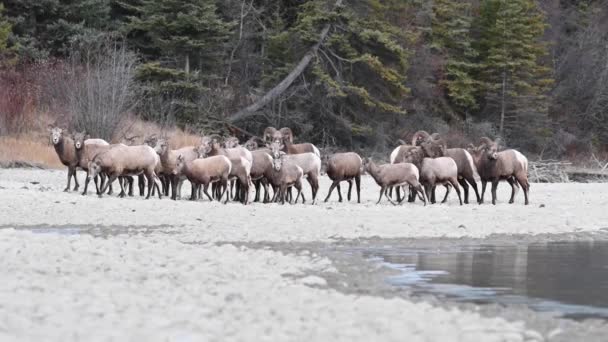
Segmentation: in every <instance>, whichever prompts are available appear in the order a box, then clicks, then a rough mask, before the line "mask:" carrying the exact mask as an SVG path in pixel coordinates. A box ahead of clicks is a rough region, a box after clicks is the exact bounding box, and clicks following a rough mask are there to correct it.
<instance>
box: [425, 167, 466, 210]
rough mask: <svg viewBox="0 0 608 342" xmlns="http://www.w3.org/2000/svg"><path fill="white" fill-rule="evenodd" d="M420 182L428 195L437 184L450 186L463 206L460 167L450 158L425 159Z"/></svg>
mask: <svg viewBox="0 0 608 342" xmlns="http://www.w3.org/2000/svg"><path fill="white" fill-rule="evenodd" d="M420 182H421V183H422V184H423V185H424V188H425V192H426V193H427V194H428V193H429V192H431V191H433V189H434V188H435V185H437V184H444V185H445V184H450V185H451V186H453V187H454V189H455V190H456V194H458V201H459V202H460V205H462V197H461V196H460V187H459V186H458V167H457V166H456V162H455V161H454V159H452V158H450V157H439V158H424V159H423V160H422V166H421V167H420Z"/></svg>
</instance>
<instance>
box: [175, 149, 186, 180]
mask: <svg viewBox="0 0 608 342" xmlns="http://www.w3.org/2000/svg"><path fill="white" fill-rule="evenodd" d="M185 165H186V160H185V159H184V156H183V155H181V154H180V155H179V156H177V160H176V162H175V168H174V169H173V174H174V175H179V174H181V172H182V170H183V169H184V166H185Z"/></svg>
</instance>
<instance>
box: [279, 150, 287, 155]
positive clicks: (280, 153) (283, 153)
mask: <svg viewBox="0 0 608 342" xmlns="http://www.w3.org/2000/svg"><path fill="white" fill-rule="evenodd" d="M286 154H287V153H285V152H283V151H281V152H279V155H280V156H284V155H286Z"/></svg>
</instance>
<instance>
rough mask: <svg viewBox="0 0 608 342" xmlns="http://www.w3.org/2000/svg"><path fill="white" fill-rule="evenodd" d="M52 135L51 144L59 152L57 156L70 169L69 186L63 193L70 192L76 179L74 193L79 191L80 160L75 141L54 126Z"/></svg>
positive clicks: (51, 130) (51, 126)
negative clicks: (77, 176)
mask: <svg viewBox="0 0 608 342" xmlns="http://www.w3.org/2000/svg"><path fill="white" fill-rule="evenodd" d="M49 130H50V133H51V144H53V147H54V148H55V152H57V156H58V157H59V160H60V161H61V163H62V164H63V165H65V166H67V167H68V185H67V186H66V188H65V189H63V191H65V192H68V191H70V187H71V180H72V177H73V178H74V184H75V185H74V191H78V188H79V186H80V185H79V184H78V179H77V178H76V167H77V166H78V159H77V157H76V149H75V148H74V141H73V140H72V139H71V138H70V137H67V136H65V135H64V129H63V128H59V127H56V126H53V125H49Z"/></svg>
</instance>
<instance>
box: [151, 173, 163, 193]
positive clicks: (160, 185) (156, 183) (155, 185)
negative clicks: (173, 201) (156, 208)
mask: <svg viewBox="0 0 608 342" xmlns="http://www.w3.org/2000/svg"><path fill="white" fill-rule="evenodd" d="M153 176H154V186H153V187H152V189H154V188H156V191H157V192H158V199H162V198H163V195H162V194H161V191H160V189H161V188H162V187H163V183H162V181H161V180H160V179H159V178H158V176H157V175H156V173H154V174H153ZM157 181H158V182H157Z"/></svg>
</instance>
